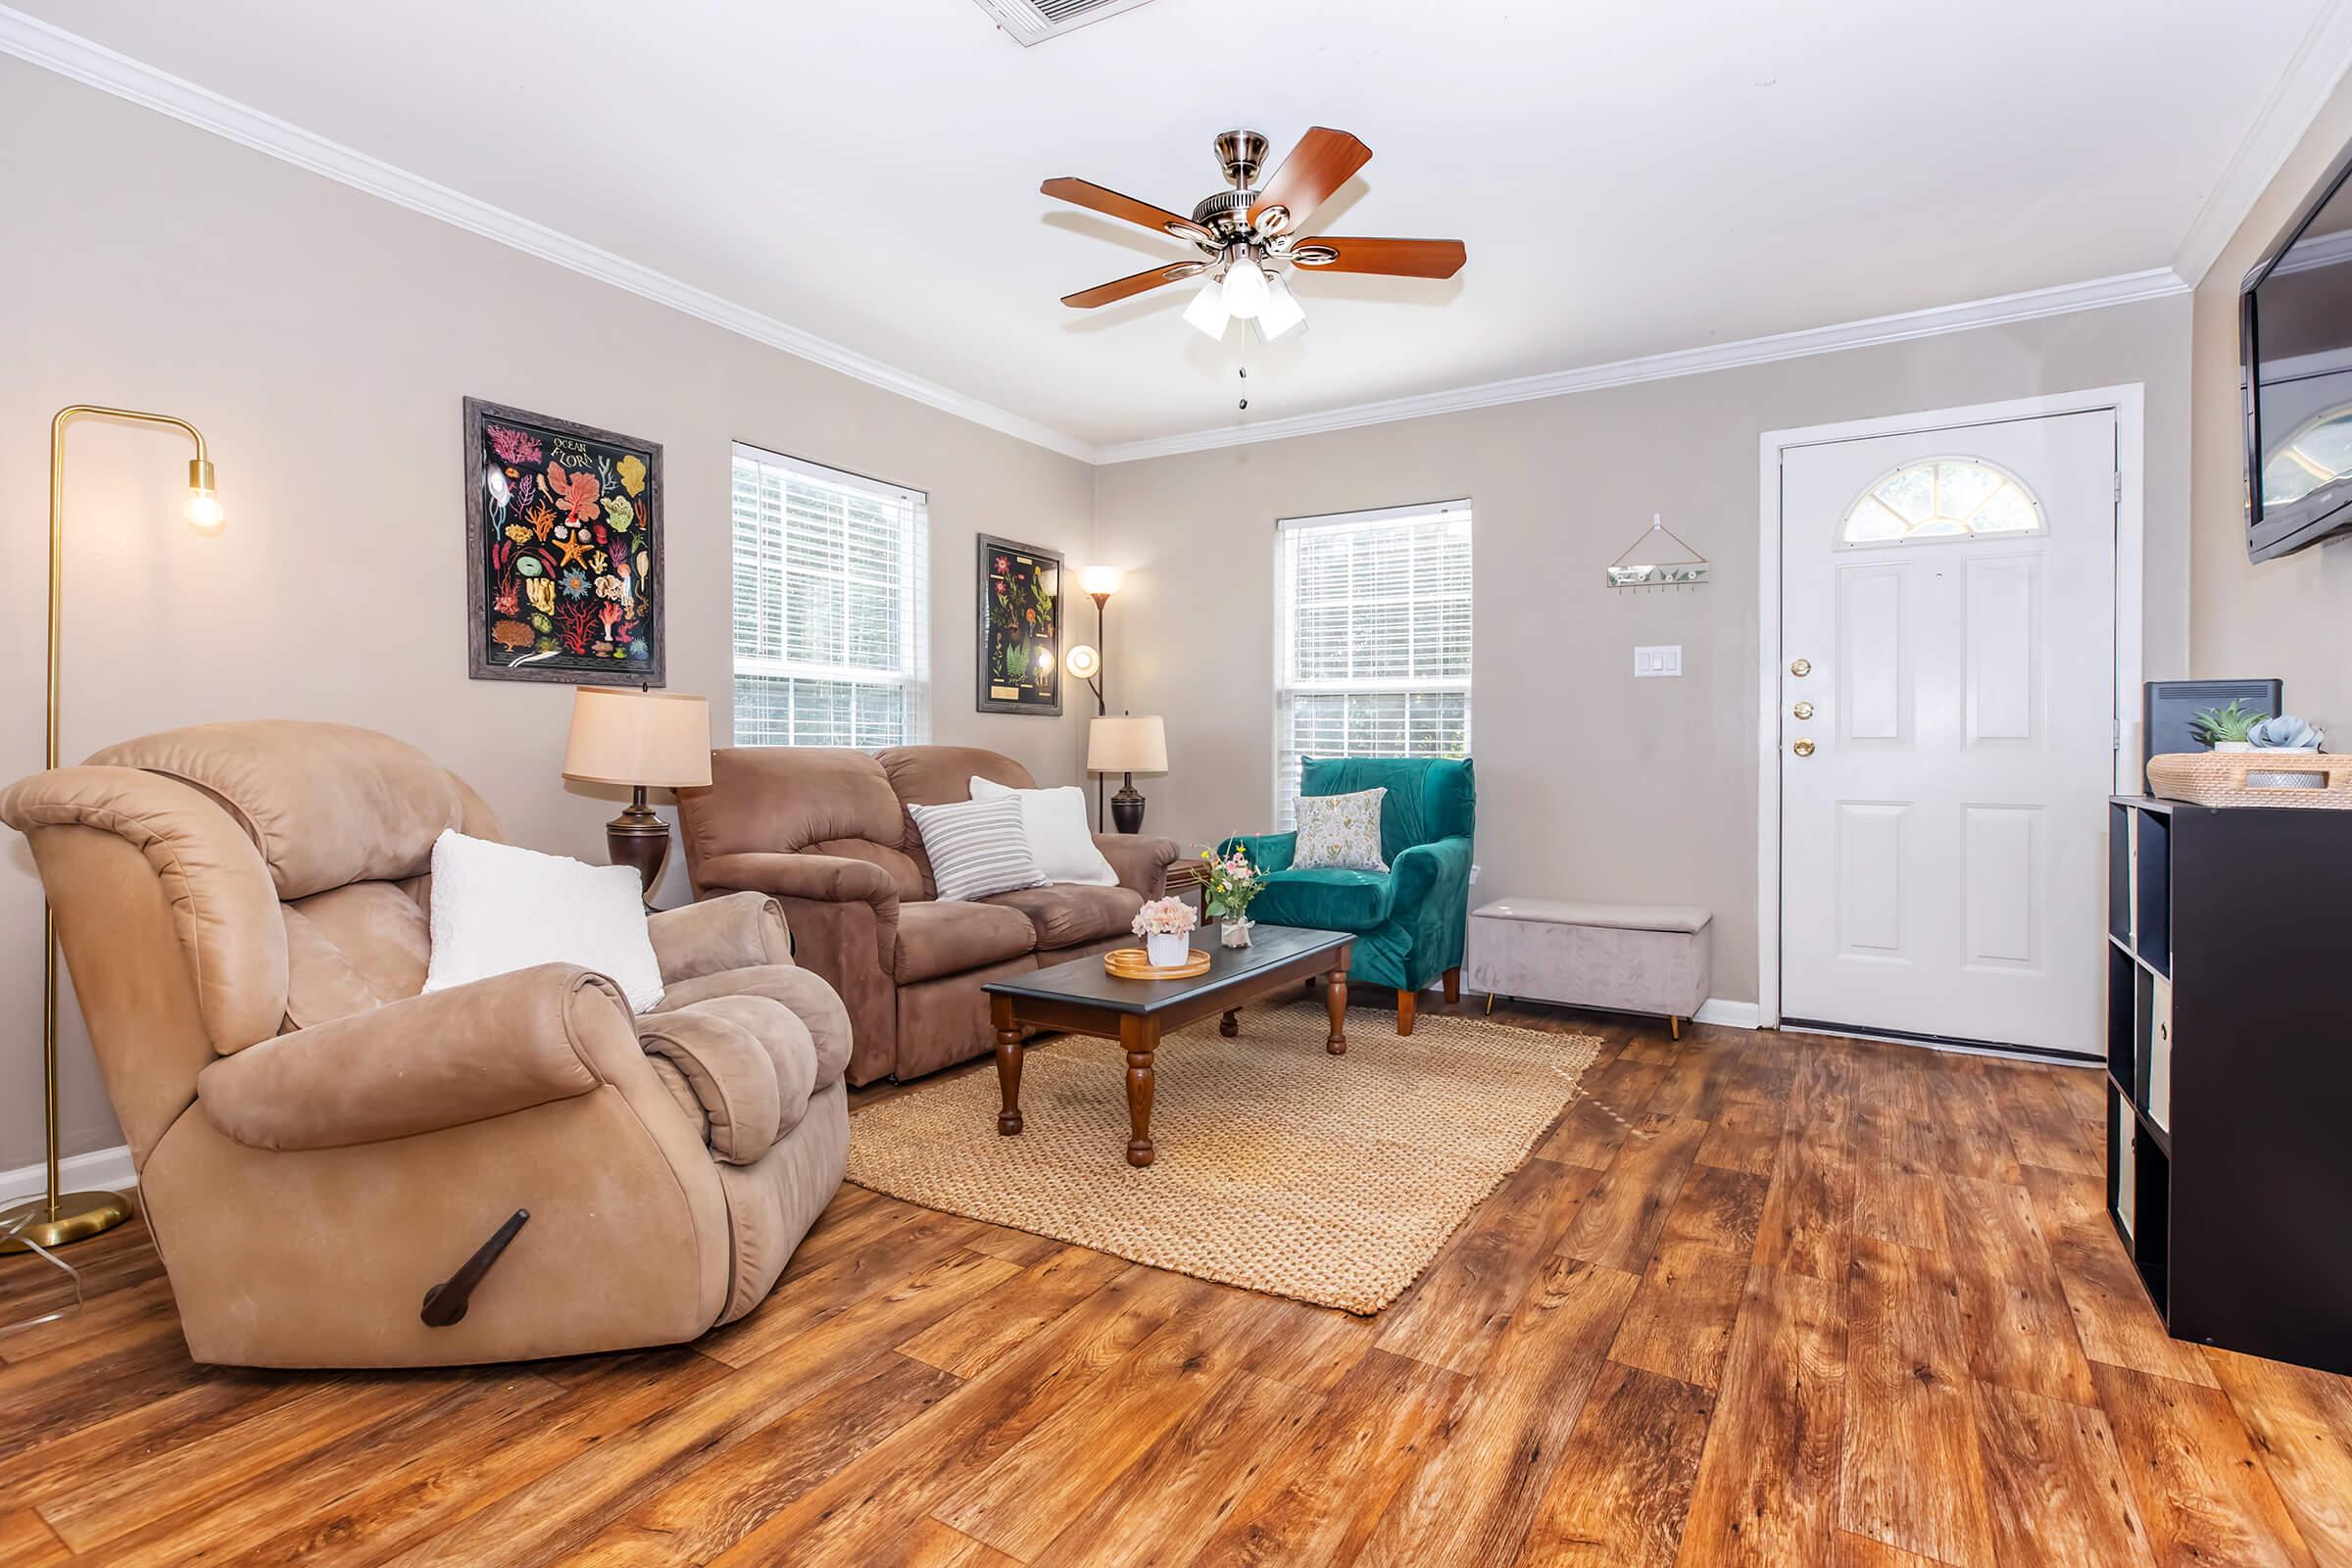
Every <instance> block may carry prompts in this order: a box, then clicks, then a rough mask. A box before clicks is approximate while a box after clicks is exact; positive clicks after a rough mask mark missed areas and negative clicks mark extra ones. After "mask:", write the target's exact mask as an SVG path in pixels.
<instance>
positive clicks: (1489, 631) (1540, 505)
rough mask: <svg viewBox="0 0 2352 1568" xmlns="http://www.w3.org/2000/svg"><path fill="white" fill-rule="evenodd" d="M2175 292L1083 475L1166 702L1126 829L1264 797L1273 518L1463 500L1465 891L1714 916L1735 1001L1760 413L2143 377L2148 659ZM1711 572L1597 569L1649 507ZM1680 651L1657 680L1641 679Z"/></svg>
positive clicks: (2182, 404)
mask: <svg viewBox="0 0 2352 1568" xmlns="http://www.w3.org/2000/svg"><path fill="white" fill-rule="evenodd" d="M2187 318H2188V301H2187V299H2186V298H2184V297H2181V298H2174V299H2168V300H2158V301H2151V302H2147V303H2143V304H2137V305H2129V306H2119V307H2116V308H2114V309H2110V310H2102V311H2091V312H2085V313H2082V314H2078V315H2073V316H2064V317H2057V318H2051V319H2043V320H2037V321H2030V322H2023V323H2019V324H2016V325H2011V326H2004V327H1994V328H1985V329H1982V330H1978V331H1972V332H1963V333H1955V334H1952V335H1949V336H1943V337H1932V338H1923V339H1920V340H1917V341H1914V342H1909V343H1900V344H1891V345H1887V346H1883V347H1878V348H1871V349H1860V350H1854V351H1850V352H1846V353H1842V354H1833V355H1824V356H1819V357H1816V358H1811V359H1801V360H1789V361H1784V362H1782V363H1779V364H1774V365H1763V366H1754V367H1749V368H1741V369H1737V370H1725V371H1719V372H1716V373H1713V374H1708V375H1697V376H1685V377H1682V378H1679V379H1675V380H1669V381H1654V382H1649V383H1647V384H1644V385H1639V386H1629V387H1620V388H1614V389H1611V390H1607V391H1600V392H1592V393H1585V394H1580V395H1577V396H1572V397H1563V398H1554V399H1550V400H1547V401H1544V402H1539V403H1522V404H1514V405H1510V406H1507V407H1501V408H1493V409H1482V410H1477V411H1474V412H1470V413H1464V414H1455V415H1446V416H1441V417H1430V418H1422V419H1414V420H1409V421H1403V422H1398V423H1394V424H1381V425H1372V426H1366V427H1364V428H1360V429H1354V430H1344V431H1337V432H1333V433H1330V434H1326V435H1315V436H1302V437H1297V438H1294V439H1290V440H1285V441H1274V442H1265V443H1261V444H1257V445H1251V446H1241V447H1232V448H1227V449H1224V450H1221V451H1215V452H1203V453H1192V454H1187V455H1184V456H1179V457H1170V458H1158V459H1152V460H1148V461H1144V462H1138V463H1128V464H1119V465H1113V466H1106V467H1103V468H1100V469H1098V470H1097V473H1096V483H1095V519H1096V530H1097V546H1096V547H1097V553H1098V554H1099V555H1101V556H1102V557H1103V559H1104V560H1106V561H1109V562H1111V563H1114V564H1118V565H1121V566H1124V567H1127V568H1128V569H1129V571H1130V576H1129V579H1128V582H1129V586H1128V588H1127V590H1126V591H1125V592H1123V593H1122V594H1121V595H1120V597H1119V598H1118V599H1116V600H1114V601H1112V605H1111V616H1112V625H1111V643H1112V657H1113V664H1112V670H1111V673H1112V676H1113V679H1114V683H1115V684H1114V691H1113V706H1114V708H1116V707H1128V708H1132V709H1133V710H1135V711H1138V712H1154V711H1155V712H1159V713H1162V714H1164V715H1165V716H1166V718H1167V721H1168V750H1169V760H1170V761H1171V762H1172V763H1173V764H1174V771H1173V772H1172V773H1171V774H1170V775H1169V776H1168V777H1165V778H1161V779H1157V780H1145V781H1143V782H1142V783H1141V785H1140V786H1139V787H1141V788H1143V789H1144V790H1145V791H1146V793H1147V794H1148V795H1149V796H1151V798H1152V804H1151V807H1150V819H1149V823H1148V825H1149V826H1151V827H1152V828H1153V829H1154V830H1157V831H1161V832H1167V833H1172V834H1176V835H1178V836H1179V837H1181V838H1184V839H1186V840H1188V841H1190V840H1206V839H1211V838H1214V837H1215V836H1217V835H1219V834H1221V833H1226V832H1232V831H1236V830H1240V829H1246V828H1250V827H1253V826H1260V825H1263V824H1264V823H1266V822H1267V820H1268V818H1269V814H1270V812H1271V810H1272V788H1273V786H1272V771H1273V709H1272V698H1271V695H1270V693H1269V690H1268V687H1269V682H1270V679H1271V671H1272V668H1273V658H1274V655H1273V641H1272V633H1271V627H1270V624H1269V621H1268V615H1269V613H1270V610H1271V606H1272V601H1273V564H1274V521H1275V519H1276V518H1278V517H1284V516H1301V515H1313V514H1316V513H1325V512H1340V511H1350V510H1355V509H1358V508H1370V507H1385V506H1397V505H1402V504H1405V503H1410V502H1420V501H1437V500H1445V499H1449V498H1452V497H1456V496H1468V497H1470V498H1471V500H1472V502H1473V503H1474V506H1475V509H1476V513H1475V515H1476V522H1475V525H1474V539H1475V545H1474V550H1475V571H1476V574H1477V589H1476V599H1475V604H1476V611H1475V636H1476V651H1475V666H1476V674H1475V690H1474V693H1473V700H1472V701H1473V709H1472V748H1471V749H1472V751H1473V753H1474V754H1475V756H1476V758H1477V760H1478V773H1479V794H1480V800H1479V830H1478V838H1479V842H1478V859H1479V861H1480V863H1481V864H1482V865H1483V866H1484V868H1485V870H1484V875H1483V877H1482V879H1481V881H1480V883H1479V885H1478V887H1477V889H1476V890H1475V891H1474V895H1473V896H1474V898H1482V899H1483V898H1494V897H1501V896H1503V895H1505V894H1510V893H1546V894H1554V895H1559V896H1566V897H1574V898H1590V899H1603V900H1640V901H1647V902H1652V903H1676V904H1695V905H1699V906H1702V907H1706V908H1709V909H1712V910H1713V911H1714V913H1715V920H1716V925H1715V985H1714V992H1715V995H1716V996H1717V997H1719V998H1723V999H1725V1000H1731V1001H1745V1000H1752V999H1754V997H1755V996H1756V920H1755V899H1756V889H1755V880H1756V879H1755V864H1756V786H1755V772H1756V768H1755V746H1756V718H1755V706H1756V699H1755V693H1756V671H1755V662H1756V657H1757V653H1756V650H1757V632H1756V603H1757V591H1756V569H1757V507H1758V497H1757V493H1756V492H1757V442H1758V437H1759V436H1760V435H1761V434H1762V432H1764V431H1765V430H1768V429H1784V428H1789V427H1791V426H1797V425H1807V424H1819V423H1828V422H1832V421H1836V420H1843V419H1859V418H1869V417H1875V416H1880V415H1888V414H1900V413H1906V412H1913V411H1922V410H1931V409H1939V408H1949V407H1954V406H1957V405H1961V404H1969V403H1981V402H1989V401H1993V400H1996V399H2003V398H2017V397H2028V396H2033V395H2035V394H2040V393H2050V392H2064V391H2073V390H2079V389H2082V388H2086V387H2095V386H2104V385H2111V384H2118V383H2124V382H2132V381H2137V382H2141V383H2143V384H2144V385H2145V387H2146V392H2147V431H2146V437H2147V440H2146V446H2147V452H2148V459H2147V470H2148V471H2147V473H2146V476H2145V478H2146V487H2147V518H2146V531H2147V583H2146V590H2147V591H2146V603H2147V626H2146V650H2147V668H2148V670H2149V672H2150V673H2151V674H2157V675H2162V674H2178V673H2180V671H2181V670H2182V669H2183V668H2184V667H2185V664H2186V658H2187V587H2186V578H2185V572H2186V564H2185V558H2186V548H2187V544H2186V532H2187V518H2186V513H2185V509H2184V507H2183V505H2182V498H2183V497H2184V496H2185V494H2186V490H2187V463H2186V452H2185V446H2186V440H2187V434H2188V385H2187V376H2188V341H2187V338H2188V319H2187ZM1653 512H1657V513H1663V514H1664V515H1665V517H1666V521H1667V523H1668V524H1669V525H1670V526H1671V527H1673V528H1674V530H1675V531H1676V532H1677V533H1679V534H1681V535H1682V536H1683V537H1684V538H1685V539H1687V540H1689V541H1690V542H1691V544H1692V545H1693V546H1695V547H1696V548H1697V549H1698V550H1699V551H1700V552H1701V553H1703V554H1704V555H1705V556H1706V557H1707V558H1708V559H1709V560H1710V561H1711V562H1712V563H1713V564H1714V581H1713V583H1712V584H1711V585H1709V586H1707V587H1703V588H1699V589H1695V590H1690V591H1682V592H1675V593H1658V594H1650V593H1624V592H1619V591H1616V590H1612V589H1610V588H1607V587H1605V586H1603V583H1602V576H1601V568H1602V566H1604V565H1605V564H1607V563H1608V562H1609V561H1610V560H1612V559H1613V558H1614V557H1615V556H1616V555H1617V553H1618V552H1619V551H1620V550H1622V549H1623V548H1624V547H1625V546H1626V545H1627V544H1629V543H1631V542H1632V541H1633V539H1634V537H1635V536H1636V535H1637V534H1638V533H1639V532H1640V531H1641V530H1642V528H1643V527H1644V526H1646V525H1647V523H1648V521H1649V516H1650V514H1651V513H1653ZM1646 643H1680V644H1682V646H1683V671H1684V673H1683V676H1682V678H1681V679H1679V680H1644V681H1641V682H1639V683H1637V682H1636V681H1635V680H1634V678H1633V673H1632V670H1633V650H1634V647H1635V645H1636V644H1646Z"/></svg>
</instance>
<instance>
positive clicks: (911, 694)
mask: <svg viewBox="0 0 2352 1568" xmlns="http://www.w3.org/2000/svg"><path fill="white" fill-rule="evenodd" d="M735 463H754V464H758V465H760V466H765V467H770V468H778V469H782V470H783V471H784V472H786V473H788V474H791V475H794V476H796V477H798V478H801V479H805V480H808V481H809V482H810V483H812V484H818V485H824V486H827V487H830V488H832V489H835V490H842V491H850V492H858V493H862V494H865V495H870V496H873V497H876V498H877V499H879V500H882V501H884V502H887V503H889V504H890V505H892V506H896V507H901V508H904V509H905V510H906V514H907V520H906V525H905V526H906V539H905V549H906V552H907V555H906V570H907V584H908V589H907V598H908V604H907V613H906V614H905V615H904V616H902V617H901V621H900V626H901V633H900V638H899V659H900V667H899V668H898V669H895V670H883V669H876V668H873V667H870V666H867V665H859V664H847V663H842V664H826V663H811V662H805V661H799V660H790V659H775V658H768V657H766V656H763V655H759V654H747V653H745V652H744V651H743V650H742V649H741V648H739V647H735V646H734V625H735V617H734V596H739V595H740V594H741V592H742V588H743V584H742V582H741V581H740V579H739V578H737V576H736V574H735V571H734V561H735V508H734V493H735V490H734V464H735ZM727 496H728V505H727V559H728V571H729V578H730V582H731V585H732V586H731V594H730V600H729V605H728V617H727V625H728V641H729V647H730V649H731V650H732V653H733V662H734V672H733V673H734V679H740V678H741V677H743V676H745V675H753V676H760V677H764V678H772V679H786V680H811V681H829V682H836V683H840V684H846V685H851V686H878V687H892V688H897V689H899V690H901V691H902V692H903V693H904V697H903V702H904V705H905V711H906V713H907V733H906V734H904V735H903V736H901V737H900V738H899V739H897V740H895V741H891V742H888V743H886V744H888V745H893V746H917V745H921V744H923V743H924V742H926V741H928V740H929V739H930V738H931V668H930V630H929V628H930V620H931V546H930V534H931V500H930V496H929V495H928V494H927V493H926V492H924V491H921V490H916V489H913V488H911V487H909V486H907V485H898V484H891V483H888V482H887V481H884V480H880V479H872V478H868V477H866V476H865V475H864V474H860V473H852V472H850V471H848V470H847V469H843V468H831V467H827V466H824V465H823V464H821V463H810V462H808V461H807V460H805V459H801V458H795V457H791V456H789V455H787V454H785V453H781V452H771V451H769V450H768V449H766V448H765V447H759V446H754V445H752V444H751V443H749V442H746V441H738V442H736V443H734V449H733V453H732V455H731V458H730V462H729V466H728V484H727ZM843 614H844V620H845V624H844V626H843V639H842V645H843V647H844V648H845V649H846V648H848V647H849V645H850V638H849V635H848V632H849V627H848V625H847V624H846V621H847V618H848V597H847V596H846V595H845V596H844V604H843ZM734 690H735V688H734V680H733V679H731V680H730V682H729V688H728V694H729V707H730V711H731V716H730V720H729V727H730V729H734V727H735V725H736V724H737V723H739V722H740V720H739V718H738V717H735V716H733V715H732V709H733V707H734V702H733V699H734ZM734 744H736V745H738V746H746V745H791V744H794V743H792V742H790V741H756V740H755V741H747V740H745V739H743V738H742V736H741V734H740V732H739V731H738V732H737V733H736V734H735V739H734ZM869 749H870V748H869Z"/></svg>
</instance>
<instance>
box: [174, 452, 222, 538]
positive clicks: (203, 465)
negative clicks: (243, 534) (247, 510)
mask: <svg viewBox="0 0 2352 1568" xmlns="http://www.w3.org/2000/svg"><path fill="white" fill-rule="evenodd" d="M182 515H184V516H185V517H186V518H187V519H188V526H189V527H191V528H193V529H195V530H196V531H197V532H198V533H201V534H215V533H219V532H220V531H221V523H222V522H224V521H225V520H226V516H225V515H224V514H223V513H222V512H221V496H220V493H219V492H218V491H216V490H215V489H214V488H213V466H212V465H211V464H210V463H208V462H206V461H205V460H203V459H202V458H199V459H197V460H196V461H194V462H192V463H190V464H189V465H188V499H187V503H186V505H185V507H183V508H182Z"/></svg>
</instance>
